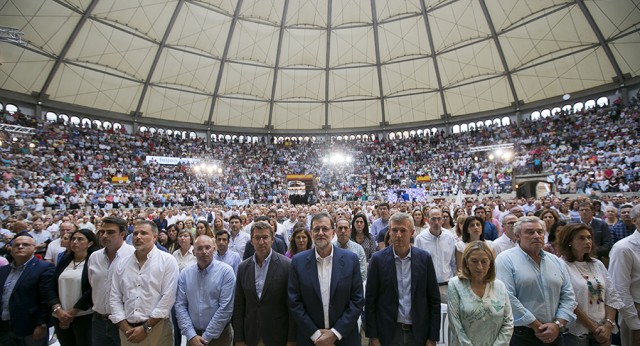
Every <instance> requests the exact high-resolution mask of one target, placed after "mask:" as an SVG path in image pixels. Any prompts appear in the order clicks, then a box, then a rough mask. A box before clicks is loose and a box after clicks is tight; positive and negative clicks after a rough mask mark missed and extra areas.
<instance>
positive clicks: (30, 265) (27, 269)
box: [13, 257, 37, 292]
mask: <svg viewBox="0 0 640 346" xmlns="http://www.w3.org/2000/svg"><path fill="white" fill-rule="evenodd" d="M36 261H37V259H36V258H35V257H34V258H32V259H31V260H30V261H29V263H27V265H26V266H24V270H23V271H22V274H20V277H19V278H18V281H16V285H15V287H16V288H18V287H20V284H21V283H22V280H24V278H26V277H27V276H29V275H30V273H31V270H33V268H35V266H36ZM15 291H16V290H15V289H14V290H13V292H15Z"/></svg>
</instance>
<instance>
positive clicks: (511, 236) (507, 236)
mask: <svg viewBox="0 0 640 346" xmlns="http://www.w3.org/2000/svg"><path fill="white" fill-rule="evenodd" d="M516 222H518V217H517V216H515V215H513V214H506V215H504V216H503V217H502V230H503V232H502V235H501V236H499V237H498V239H496V240H494V241H493V252H495V253H496V256H498V255H499V254H500V253H501V252H502V251H505V250H509V249H511V248H513V247H515V246H516V235H515V233H514V232H513V226H514V225H515V224H516Z"/></svg>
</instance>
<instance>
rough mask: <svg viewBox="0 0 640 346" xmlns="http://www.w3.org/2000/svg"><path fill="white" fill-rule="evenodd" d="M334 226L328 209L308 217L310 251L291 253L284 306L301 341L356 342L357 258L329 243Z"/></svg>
mask: <svg viewBox="0 0 640 346" xmlns="http://www.w3.org/2000/svg"><path fill="white" fill-rule="evenodd" d="M333 235H334V224H333V220H332V219H331V216H329V214H327V213H319V214H316V215H314V216H313V218H312V219H311V237H312V238H313V242H314V244H315V248H314V249H310V250H306V251H303V252H301V253H299V254H297V255H296V256H294V257H293V261H292V262H291V271H290V273H289V289H288V291H289V308H290V309H291V316H292V317H293V319H294V320H295V321H296V323H297V330H296V342H297V345H298V346H303V345H314V344H315V345H318V346H324V345H348V346H353V345H360V344H361V339H360V333H359V330H358V317H359V316H360V314H361V313H362V305H363V302H364V299H363V293H362V291H363V288H362V278H361V277H360V264H359V262H358V256H356V254H354V253H353V252H351V251H349V250H343V249H340V248H338V247H334V246H333V245H332V243H331V240H332V239H333Z"/></svg>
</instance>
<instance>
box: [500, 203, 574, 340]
mask: <svg viewBox="0 0 640 346" xmlns="http://www.w3.org/2000/svg"><path fill="white" fill-rule="evenodd" d="M544 228H545V224H544V222H543V221H542V220H540V219H539V218H537V217H535V216H526V217H522V218H520V219H519V220H518V222H516V223H515V225H514V234H515V237H516V240H517V242H518V246H517V247H514V248H512V249H509V250H506V251H504V252H502V253H500V255H498V257H497V258H496V276H497V278H498V279H499V280H500V281H502V282H503V283H504V284H505V286H506V288H507V292H508V293H509V300H510V302H511V308H512V310H513V324H514V326H515V328H514V331H513V337H512V338H511V343H510V345H512V346H520V345H543V344H544V345H560V344H561V338H559V336H560V334H561V333H563V332H564V331H565V329H566V325H567V323H569V322H572V321H574V320H575V319H576V315H575V314H574V312H573V310H574V308H575V306H576V301H575V296H574V293H573V288H572V286H571V280H570V279H569V276H568V274H567V270H566V268H565V265H564V262H563V261H562V260H561V259H559V258H558V257H556V256H554V255H552V254H550V253H547V252H545V251H543V250H542V247H543V246H544Z"/></svg>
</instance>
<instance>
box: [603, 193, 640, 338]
mask: <svg viewBox="0 0 640 346" xmlns="http://www.w3.org/2000/svg"><path fill="white" fill-rule="evenodd" d="M631 219H632V220H633V223H634V224H635V225H636V231H635V232H633V233H632V234H631V235H629V236H628V237H626V238H624V239H622V240H620V241H618V242H617V243H615V244H614V245H613V248H612V249H611V253H610V258H611V261H610V262H609V273H611V281H612V282H613V284H614V286H615V288H616V289H617V290H618V294H620V298H622V302H623V303H624V307H623V308H622V309H620V310H619V312H620V317H621V318H620V339H621V341H622V346H632V345H640V270H638V268H639V267H640V205H636V206H635V207H633V209H631Z"/></svg>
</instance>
